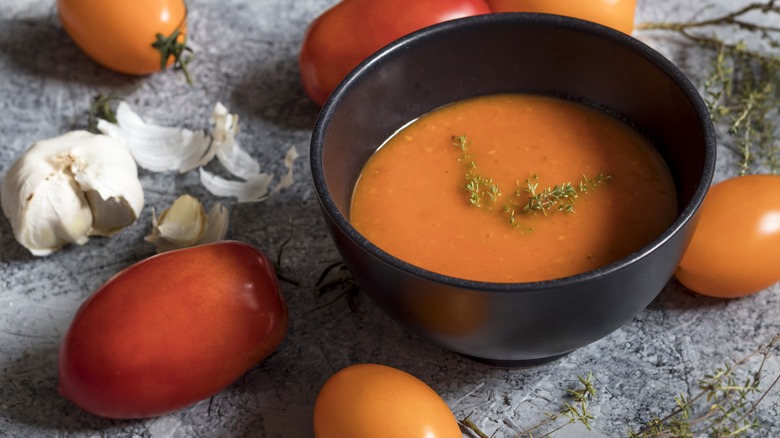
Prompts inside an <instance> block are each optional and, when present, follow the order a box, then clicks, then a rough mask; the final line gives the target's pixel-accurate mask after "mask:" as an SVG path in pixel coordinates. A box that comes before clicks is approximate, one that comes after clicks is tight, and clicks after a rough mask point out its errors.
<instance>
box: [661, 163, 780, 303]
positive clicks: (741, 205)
mask: <svg viewBox="0 0 780 438" xmlns="http://www.w3.org/2000/svg"><path fill="white" fill-rule="evenodd" d="M699 214H700V218H699V222H698V224H697V225H696V230H695V231H694V234H693V240H692V241H691V243H690V245H689V246H688V249H687V250H686V251H685V254H684V256H683V259H682V261H681V262H680V266H679V268H678V269H677V272H676V274H675V276H676V277H677V279H678V280H679V281H680V282H681V283H682V284H683V285H685V286H686V287H688V288H689V289H691V290H693V291H695V292H698V293H700V294H703V295H709V296H713V297H721V298H735V297H740V296H743V295H748V294H752V293H755V292H758V291H761V290H763V289H766V288H767V287H769V286H771V285H773V284H774V283H777V282H778V281H780V176H776V175H750V176H740V177H736V178H732V179H728V180H726V181H723V182H721V183H718V184H715V185H713V186H712V187H711V188H710V191H709V192H708V193H707V196H706V198H705V199H704V202H703V203H702V206H701V209H700V211H699Z"/></svg>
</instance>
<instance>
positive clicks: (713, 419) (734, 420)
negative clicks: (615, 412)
mask: <svg viewBox="0 0 780 438" xmlns="http://www.w3.org/2000/svg"><path fill="white" fill-rule="evenodd" d="M778 344H780V334H777V335H775V337H774V338H772V339H771V340H770V341H769V342H768V343H767V344H766V345H763V346H759V347H758V348H757V349H756V350H755V351H753V352H752V353H750V354H748V355H747V356H745V357H743V358H742V359H739V360H737V361H735V362H733V363H726V364H724V366H723V367H717V368H715V370H714V371H713V372H712V373H709V374H706V375H705V376H704V377H703V378H702V379H700V380H699V383H698V388H699V392H698V393H696V394H695V395H693V396H692V397H688V396H686V395H684V394H680V395H678V396H677V397H675V399H674V402H675V406H676V407H675V408H674V409H673V410H672V412H671V413H670V414H668V415H667V416H665V417H663V418H659V417H655V418H653V419H652V420H650V421H648V422H647V424H646V425H645V426H644V427H642V428H641V429H639V430H638V431H633V430H629V432H628V434H629V437H631V438H650V437H653V438H656V437H680V438H683V437H693V436H700V435H704V434H706V435H707V436H710V437H717V438H725V437H733V436H739V435H743V434H746V433H748V432H750V431H752V430H756V429H758V428H759V427H760V422H759V420H758V418H757V417H756V416H755V412H756V408H757V407H758V405H759V404H760V403H761V402H762V401H763V400H764V397H766V395H767V394H768V393H769V392H770V391H771V390H772V389H773V388H774V387H775V385H776V384H777V383H778V381H780V375H778V376H776V377H775V378H774V379H773V380H772V382H771V383H770V384H769V385H768V386H767V388H766V389H765V390H764V391H763V392H762V390H761V382H762V379H763V377H764V375H763V370H764V365H765V364H766V361H767V360H768V359H769V357H771V356H772V355H774V354H775V352H776V350H777V347H778ZM757 356H760V357H761V359H760V362H759V365H758V367H757V369H756V370H755V371H753V372H752V373H747V376H745V377H740V376H737V374H738V371H741V370H742V367H743V366H744V365H746V364H747V363H748V362H749V361H750V360H751V359H753V358H755V357H757ZM743 374H744V373H743ZM757 394H760V395H759V396H757ZM754 397H755V398H754Z"/></svg>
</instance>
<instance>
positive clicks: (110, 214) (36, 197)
mask: <svg viewBox="0 0 780 438" xmlns="http://www.w3.org/2000/svg"><path fill="white" fill-rule="evenodd" d="M143 205H144V194H143V189H142V187H141V183H140V182H139V181H138V169H137V167H136V164H135V161H134V160H133V157H132V155H131V154H130V151H129V150H128V149H127V147H126V146H125V145H124V144H123V143H122V142H120V141H117V140H115V139H112V138H111V137H108V136H106V135H100V134H92V133H89V132H87V131H72V132H68V133H67V134H64V135H62V136H59V137H55V138H51V139H48V140H43V141H39V142H37V143H35V144H33V145H32V146H31V147H30V148H29V149H28V150H27V151H26V152H25V153H24V154H23V155H22V156H21V157H20V158H19V159H18V160H17V161H16V162H15V163H14V164H13V165H12V166H11V168H10V169H9V170H8V172H7V173H6V174H5V177H4V178H3V183H2V207H3V213H4V214H5V215H6V217H7V218H8V220H9V221H10V222H11V227H12V228H13V231H14V237H15V238H16V240H17V241H18V242H19V243H20V244H22V245H23V246H24V247H26V248H27V249H29V250H30V252H31V253H32V254H33V255H36V256H45V255H48V254H50V253H51V252H53V251H56V250H58V249H60V248H62V247H63V246H65V245H67V244H69V243H77V244H79V245H83V244H84V243H86V242H87V240H89V236H110V235H113V234H115V233H117V232H119V231H120V230H121V229H122V228H124V227H126V226H127V225H130V224H131V223H133V221H135V220H136V218H138V215H139V214H140V212H141V209H142V208H143Z"/></svg>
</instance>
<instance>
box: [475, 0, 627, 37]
mask: <svg viewBox="0 0 780 438" xmlns="http://www.w3.org/2000/svg"><path fill="white" fill-rule="evenodd" d="M487 3H488V5H489V6H490V9H491V10H492V11H493V12H542V13H546V14H556V15H565V16H567V17H574V18H580V19H582V20H588V21H593V22H595V23H599V24H603V25H604V26H608V27H611V28H613V29H617V30H619V31H621V32H623V33H627V34H629V35H630V34H631V32H633V31H634V11H635V9H636V0H587V1H586V0H487Z"/></svg>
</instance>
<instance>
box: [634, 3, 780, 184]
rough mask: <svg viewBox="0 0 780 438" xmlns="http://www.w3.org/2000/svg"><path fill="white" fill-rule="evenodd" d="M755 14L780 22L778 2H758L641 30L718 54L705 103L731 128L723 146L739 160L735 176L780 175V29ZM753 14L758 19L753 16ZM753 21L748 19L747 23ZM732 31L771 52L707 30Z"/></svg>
mask: <svg viewBox="0 0 780 438" xmlns="http://www.w3.org/2000/svg"><path fill="white" fill-rule="evenodd" d="M756 13H760V14H763V15H773V16H780V6H778V5H777V1H776V0H768V1H761V2H758V1H757V2H753V3H750V4H748V5H745V6H743V7H742V8H739V9H737V10H735V11H733V12H729V13H726V14H723V15H720V16H716V17H713V18H709V19H703V20H698V21H696V20H694V21H687V22H673V23H642V24H639V25H637V26H636V29H637V30H656V31H657V30H661V31H672V32H676V33H678V34H679V35H681V36H683V37H684V38H686V39H688V40H689V41H692V42H695V43H697V44H699V45H701V46H703V47H706V48H709V49H712V50H714V52H713V61H712V68H711V70H712V71H711V72H710V74H709V76H708V77H707V78H706V80H705V82H704V91H705V99H706V100H707V104H708V106H709V109H710V113H711V115H712V119H713V121H714V122H717V123H721V124H723V125H725V126H726V127H727V133H728V135H729V137H730V140H731V141H729V142H723V143H724V144H726V146H727V148H728V149H729V150H731V151H732V152H733V153H734V154H735V157H736V160H737V166H736V169H735V170H736V173H737V174H739V175H745V174H749V173H765V172H769V173H774V174H778V173H780V157H779V156H778V155H780V145H779V143H780V140H779V139H778V137H777V136H778V132H777V126H776V124H775V122H774V120H775V119H776V118H777V117H778V116H779V115H780V112H778V110H777V106H776V102H777V100H778V99H780V87H778V84H777V82H778V80H779V79H780V55H778V54H777V53H774V52H772V51H773V50H776V49H778V48H780V39H778V36H780V27H775V26H768V25H764V24H760V23H757V22H754V21H751V20H750V19H749V18H753V17H754V16H755V14H756ZM750 14H754V15H750ZM748 17H749V18H748ZM715 27H729V28H733V29H735V30H739V31H742V32H744V33H748V34H751V35H755V36H757V37H758V38H759V39H760V40H762V41H763V43H765V45H766V46H767V47H768V48H769V50H766V51H765V50H760V49H751V48H749V47H748V46H747V45H746V44H745V43H744V42H743V41H737V42H733V41H726V40H724V39H722V38H720V37H718V36H717V35H716V34H715V33H714V32H713V33H711V34H707V33H705V30H706V29H713V28H715Z"/></svg>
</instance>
